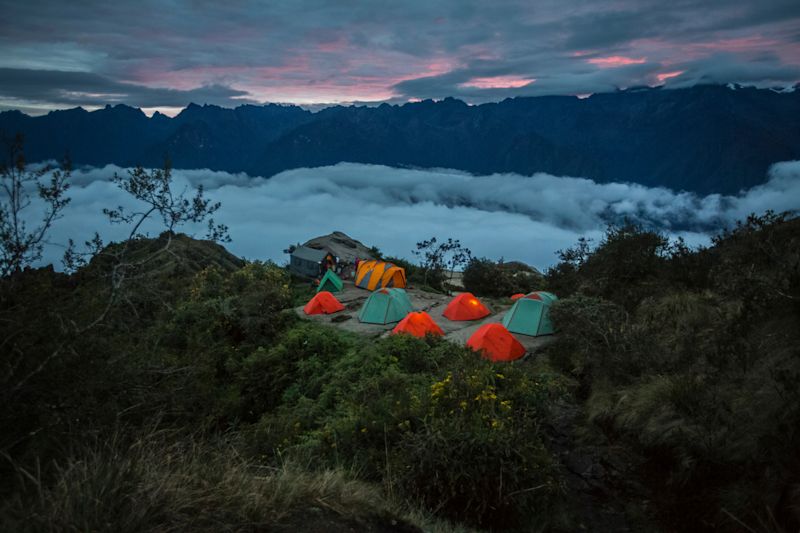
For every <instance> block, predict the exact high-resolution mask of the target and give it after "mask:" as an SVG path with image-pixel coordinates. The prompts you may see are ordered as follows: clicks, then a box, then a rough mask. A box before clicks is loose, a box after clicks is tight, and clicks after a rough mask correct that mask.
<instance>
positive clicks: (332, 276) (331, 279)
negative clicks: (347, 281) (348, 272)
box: [317, 269, 344, 292]
mask: <svg viewBox="0 0 800 533" xmlns="http://www.w3.org/2000/svg"><path fill="white" fill-rule="evenodd" d="M343 287H344V284H343V283H342V278H340V277H339V276H337V275H336V272H334V271H333V270H330V269H328V270H326V271H325V275H324V276H322V279H321V280H320V282H319V287H317V292H320V291H328V292H342V288H343Z"/></svg>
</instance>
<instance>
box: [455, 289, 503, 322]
mask: <svg viewBox="0 0 800 533" xmlns="http://www.w3.org/2000/svg"><path fill="white" fill-rule="evenodd" d="M490 314H491V313H490V311H489V309H488V308H487V307H486V306H485V305H483V304H482V303H481V301H480V300H478V299H477V298H475V296H474V295H473V294H472V293H471V292H462V293H461V294H459V295H458V296H456V297H455V298H453V299H452V300H451V301H450V303H449V304H447V307H446V308H445V309H444V313H443V315H444V317H445V318H448V319H450V320H478V319H479V318H483V317H485V316H489V315H490Z"/></svg>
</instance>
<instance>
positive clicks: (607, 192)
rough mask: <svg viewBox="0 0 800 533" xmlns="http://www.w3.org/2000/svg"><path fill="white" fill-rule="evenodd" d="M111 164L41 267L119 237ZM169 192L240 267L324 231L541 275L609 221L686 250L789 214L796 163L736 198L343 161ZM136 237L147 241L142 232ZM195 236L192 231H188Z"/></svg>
mask: <svg viewBox="0 0 800 533" xmlns="http://www.w3.org/2000/svg"><path fill="white" fill-rule="evenodd" d="M115 172H116V173H123V172H125V170H124V169H120V168H118V167H114V166H111V165H109V166H106V167H104V168H89V169H81V170H78V171H76V172H74V173H73V178H74V179H73V187H72V189H71V190H70V195H71V197H72V203H71V205H70V207H69V209H68V210H67V212H66V214H65V216H64V218H63V219H62V220H60V221H59V222H58V227H57V228H56V229H55V231H54V232H53V234H52V238H51V241H52V242H53V244H52V245H51V246H49V247H48V249H47V253H46V258H45V259H46V260H47V261H48V262H49V261H53V262H56V263H57V262H58V259H59V257H60V255H61V253H62V252H63V248H62V247H60V246H59V244H61V243H65V242H66V241H67V239H68V238H70V237H71V238H73V239H75V240H79V241H80V240H84V239H86V238H89V237H90V236H91V235H92V233H93V232H94V231H95V229H97V230H98V231H99V232H100V233H101V235H103V236H104V238H106V239H119V238H121V237H122V236H123V229H122V228H118V227H109V226H108V224H107V222H106V221H105V219H104V217H103V215H102V208H103V207H114V206H116V205H119V204H122V205H126V206H129V207H132V206H133V204H132V203H131V201H130V200H129V199H128V198H126V196H125V195H124V193H122V192H121V191H120V190H119V189H118V188H117V187H116V186H115V185H114V184H113V183H111V182H110V181H109V179H110V177H111V176H113V175H114V173H115ZM175 180H176V188H177V189H182V188H183V187H185V186H197V185H201V184H202V185H203V186H204V188H205V189H206V190H207V192H208V195H209V196H210V197H212V198H213V199H214V200H217V201H221V202H222V204H223V207H222V209H221V210H220V212H219V213H218V215H217V217H216V218H217V219H218V220H219V221H221V222H224V223H225V224H227V225H228V226H229V227H230V233H231V237H232V238H233V242H232V243H231V244H230V245H228V248H229V249H230V250H231V251H232V252H233V253H235V254H237V255H240V256H244V257H247V258H249V259H272V260H274V261H277V262H279V263H281V262H284V261H285V260H286V256H285V254H283V249H284V248H286V247H287V246H288V245H289V244H293V243H297V242H304V241H305V240H307V239H309V238H311V237H314V236H317V235H322V234H325V233H330V232H332V231H334V230H339V231H344V232H345V233H348V234H349V235H351V236H353V237H355V238H357V239H359V240H362V241H363V242H364V243H365V244H367V245H375V246H378V247H379V248H380V249H381V250H383V251H384V252H385V253H388V254H391V255H396V256H401V257H406V258H411V257H412V256H411V250H412V249H413V248H414V243H416V242H417V241H419V240H421V239H424V238H428V237H431V236H434V235H435V236H438V237H440V238H446V237H453V238H458V239H461V241H462V242H463V243H464V244H465V245H466V246H468V247H469V248H471V249H472V250H473V252H474V253H475V254H477V255H479V256H487V257H492V258H499V257H504V258H505V259H507V260H511V259H514V260H522V261H525V262H527V263H530V264H533V265H535V266H537V267H538V268H540V269H544V268H546V267H548V266H550V265H552V264H553V263H554V262H555V261H556V255H555V252H556V251H557V250H559V249H563V248H565V247H567V246H571V245H572V244H574V242H575V241H576V240H577V238H578V237H580V236H588V237H590V238H594V239H595V240H597V239H598V238H599V237H600V235H601V234H602V230H603V228H604V227H605V225H606V224H607V223H608V222H614V221H620V220H622V219H624V218H628V219H631V220H633V221H636V222H640V223H642V224H644V225H646V226H649V227H654V228H658V229H660V230H662V231H664V232H666V233H668V234H670V235H672V236H678V235H680V236H683V237H684V238H685V239H686V240H687V241H688V242H689V243H690V244H694V245H698V244H704V243H707V242H708V241H709V238H710V236H711V235H713V234H714V233H716V232H718V231H719V230H720V229H722V228H724V227H728V226H731V225H732V224H734V223H735V222H736V221H737V220H741V219H743V218H744V217H746V216H747V215H748V214H749V213H751V212H756V213H762V212H764V211H765V210H767V209H772V210H775V211H785V210H789V211H792V210H798V209H800V161H793V162H785V163H778V164H776V165H774V166H773V167H772V168H771V169H770V173H769V180H768V181H767V182H766V183H765V184H764V185H761V186H758V187H754V188H752V189H750V190H748V191H744V192H742V193H740V194H739V195H736V196H723V195H709V196H704V197H700V196H697V195H694V194H691V193H676V192H673V191H670V190H668V189H663V188H648V187H644V186H642V185H635V184H625V183H608V184H598V183H595V182H593V181H591V180H588V179H584V178H571V177H556V176H551V175H549V174H541V173H539V174H535V175H533V176H529V177H526V176H520V175H515V174H495V175H491V176H470V175H467V174H464V173H460V172H457V171H452V170H412V169H398V168H390V167H385V166H377V165H360V164H351V163H342V164H338V165H335V166H329V167H322V168H314V169H309V168H302V169H296V170H291V171H287V172H283V173H281V174H278V175H276V176H274V177H272V178H270V179H264V178H258V177H250V176H247V175H245V174H230V173H226V172H215V171H210V170H177V171H175ZM145 229H146V231H150V232H157V231H158V228H157V227H156V226H155V225H152V226H150V227H148V228H145ZM187 231H188V232H189V233H192V232H196V235H197V236H202V228H199V227H196V228H187Z"/></svg>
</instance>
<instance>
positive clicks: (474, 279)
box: [462, 258, 543, 298]
mask: <svg viewBox="0 0 800 533" xmlns="http://www.w3.org/2000/svg"><path fill="white" fill-rule="evenodd" d="M462 281H463V283H464V288H465V289H466V290H468V291H469V292H471V293H473V294H475V295H477V296H494V297H499V298H507V297H509V296H511V295H512V294H515V293H520V292H521V293H526V294H527V293H529V292H532V291H534V290H539V289H542V288H543V279H542V276H541V275H539V274H538V273H537V272H535V271H534V270H533V269H531V268H530V267H526V266H525V265H522V264H521V263H503V262H502V261H500V262H497V263H496V262H494V261H492V260H491V259H486V258H481V259H478V258H473V259H472V260H471V261H470V262H469V263H468V264H467V267H466V268H465V269H464V276H463V278H462Z"/></svg>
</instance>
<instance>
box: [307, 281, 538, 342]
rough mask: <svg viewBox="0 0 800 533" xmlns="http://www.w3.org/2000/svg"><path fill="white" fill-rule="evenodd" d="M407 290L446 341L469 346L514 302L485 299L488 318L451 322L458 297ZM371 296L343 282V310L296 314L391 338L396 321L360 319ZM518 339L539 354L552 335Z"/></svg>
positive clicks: (415, 303) (350, 329) (340, 293)
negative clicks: (451, 307)
mask: <svg viewBox="0 0 800 533" xmlns="http://www.w3.org/2000/svg"><path fill="white" fill-rule="evenodd" d="M405 291H406V293H407V294H408V297H409V299H410V300H411V305H412V306H413V308H414V310H415V311H426V312H427V313H428V314H429V315H430V316H431V318H432V319H433V320H434V322H436V324H438V325H439V327H441V328H442V330H444V334H445V338H447V339H449V340H451V341H453V342H456V343H458V344H462V345H463V344H466V343H467V340H468V339H469V338H470V336H471V335H472V334H473V333H475V331H477V330H478V328H480V327H481V326H482V325H483V324H488V323H495V322H497V323H499V322H501V321H502V320H503V315H504V314H505V312H506V311H507V310H508V309H509V308H510V307H511V305H512V304H513V303H514V302H513V301H511V299H510V298H506V299H485V298H482V299H481V300H482V301H483V302H484V303H485V304H486V306H487V307H488V308H489V311H490V314H489V316H487V317H485V318H482V319H479V320H470V321H451V320H448V319H447V318H445V317H444V316H443V314H442V313H444V310H445V308H446V307H447V304H448V303H449V302H450V301H451V300H452V299H453V297H454V296H456V295H455V294H454V295H453V296H447V295H445V294H438V293H433V292H427V291H422V290H419V289H415V288H410V287H407V288H406V289H405ZM370 294H372V292H371V291H367V290H364V289H359V288H357V287H356V286H355V285H353V282H352V281H344V287H343V289H342V291H341V292H337V293H336V298H337V299H338V300H339V301H340V302H342V304H343V305H344V307H345V309H344V311H341V312H338V313H334V314H331V315H311V316H309V315H306V314H304V313H303V307H302V306H300V307H296V308H295V312H296V313H297V314H298V315H299V316H301V317H303V318H305V319H307V320H312V321H314V322H318V323H322V324H328V325H330V326H333V327H337V328H340V329H343V330H345V331H350V332H353V333H358V334H360V335H366V336H369V337H380V336H386V335H389V333H390V332H391V330H392V329H393V328H394V327H395V326H396V325H397V322H392V323H389V324H368V323H364V322H360V321H359V320H358V312H359V310H360V309H361V307H362V305H363V304H364V302H365V301H366V300H367V298H368V297H369V296H370ZM515 337H516V338H517V339H518V340H519V341H520V342H521V343H522V345H523V346H525V349H526V350H527V351H528V353H533V352H536V351H537V350H539V349H540V348H541V347H542V346H544V345H546V344H548V343H549V342H550V341H551V340H552V339H553V336H552V335H546V336H540V337H529V336H527V335H515Z"/></svg>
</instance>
